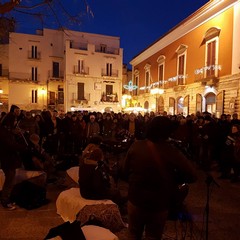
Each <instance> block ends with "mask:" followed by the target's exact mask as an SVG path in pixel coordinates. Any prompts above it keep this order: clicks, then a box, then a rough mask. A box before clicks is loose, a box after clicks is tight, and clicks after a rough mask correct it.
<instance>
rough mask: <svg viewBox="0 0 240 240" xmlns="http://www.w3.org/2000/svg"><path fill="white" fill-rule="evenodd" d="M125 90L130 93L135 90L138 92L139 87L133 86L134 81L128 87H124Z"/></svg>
mask: <svg viewBox="0 0 240 240" xmlns="http://www.w3.org/2000/svg"><path fill="white" fill-rule="evenodd" d="M123 88H125V89H127V90H128V91H130V92H132V91H133V90H136V89H137V88H138V86H137V85H133V82H132V80H130V81H129V82H128V84H127V85H123Z"/></svg>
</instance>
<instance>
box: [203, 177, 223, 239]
mask: <svg viewBox="0 0 240 240" xmlns="http://www.w3.org/2000/svg"><path fill="white" fill-rule="evenodd" d="M212 183H213V184H215V185H216V186H217V187H220V186H219V184H218V183H217V182H216V181H215V180H214V178H213V176H212V175H210V174H208V173H207V178H206V184H207V202H206V208H205V210H206V240H208V225H209V201H210V186H211V184H212Z"/></svg>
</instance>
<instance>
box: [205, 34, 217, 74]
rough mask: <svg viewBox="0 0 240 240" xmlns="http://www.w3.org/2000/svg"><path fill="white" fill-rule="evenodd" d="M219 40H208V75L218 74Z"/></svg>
mask: <svg viewBox="0 0 240 240" xmlns="http://www.w3.org/2000/svg"><path fill="white" fill-rule="evenodd" d="M217 70H218V68H217V40H216V39H213V40H210V41H208V42H206V72H205V74H206V77H212V76H217Z"/></svg>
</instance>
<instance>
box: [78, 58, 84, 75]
mask: <svg viewBox="0 0 240 240" xmlns="http://www.w3.org/2000/svg"><path fill="white" fill-rule="evenodd" d="M77 72H78V73H84V62H83V60H78V65H77Z"/></svg>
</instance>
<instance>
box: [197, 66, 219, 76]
mask: <svg viewBox="0 0 240 240" xmlns="http://www.w3.org/2000/svg"><path fill="white" fill-rule="evenodd" d="M211 69H212V70H214V71H215V70H221V69H222V67H221V65H210V66H205V67H202V68H199V69H196V70H195V71H194V73H195V75H199V74H203V73H204V72H206V71H210V70H211Z"/></svg>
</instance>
